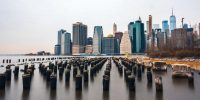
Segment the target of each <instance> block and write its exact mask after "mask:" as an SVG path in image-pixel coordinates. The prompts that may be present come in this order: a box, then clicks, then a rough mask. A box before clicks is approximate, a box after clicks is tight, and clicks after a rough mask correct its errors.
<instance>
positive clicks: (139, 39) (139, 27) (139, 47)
mask: <svg viewBox="0 0 200 100" xmlns="http://www.w3.org/2000/svg"><path fill="white" fill-rule="evenodd" d="M131 30H132V32H131V33H130V34H131V35H130V37H131V48H132V53H144V51H145V47H146V46H145V44H146V41H145V34H144V23H142V21H141V19H140V18H139V20H137V21H135V23H134V24H133V26H132V29H131Z"/></svg>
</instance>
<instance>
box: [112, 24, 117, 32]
mask: <svg viewBox="0 0 200 100" xmlns="http://www.w3.org/2000/svg"><path fill="white" fill-rule="evenodd" d="M116 32H117V25H116V24H115V23H114V24H113V35H115V33H116Z"/></svg>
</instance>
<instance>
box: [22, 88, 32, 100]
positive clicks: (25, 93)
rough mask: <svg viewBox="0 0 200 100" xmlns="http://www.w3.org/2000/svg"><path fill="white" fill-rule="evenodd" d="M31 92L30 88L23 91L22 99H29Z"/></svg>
mask: <svg viewBox="0 0 200 100" xmlns="http://www.w3.org/2000/svg"><path fill="white" fill-rule="evenodd" d="M29 94H30V91H29V90H23V92H22V100H29Z"/></svg>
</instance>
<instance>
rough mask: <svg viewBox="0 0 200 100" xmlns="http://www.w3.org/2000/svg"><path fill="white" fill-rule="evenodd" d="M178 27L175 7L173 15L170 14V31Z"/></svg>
mask: <svg viewBox="0 0 200 100" xmlns="http://www.w3.org/2000/svg"><path fill="white" fill-rule="evenodd" d="M175 28H176V17H175V15H174V14H173V9H172V15H171V16H170V33H171V32H172V31H173V30H174V29H175Z"/></svg>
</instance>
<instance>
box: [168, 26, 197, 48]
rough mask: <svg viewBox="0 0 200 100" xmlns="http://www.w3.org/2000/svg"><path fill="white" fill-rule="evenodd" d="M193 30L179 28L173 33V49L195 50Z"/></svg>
mask: <svg viewBox="0 0 200 100" xmlns="http://www.w3.org/2000/svg"><path fill="white" fill-rule="evenodd" d="M192 34H193V29H192V28H190V29H184V28H178V29H174V31H173V32H172V37H171V41H172V47H173V49H191V48H193V45H194V44H193V43H194V41H193V35H192Z"/></svg>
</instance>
